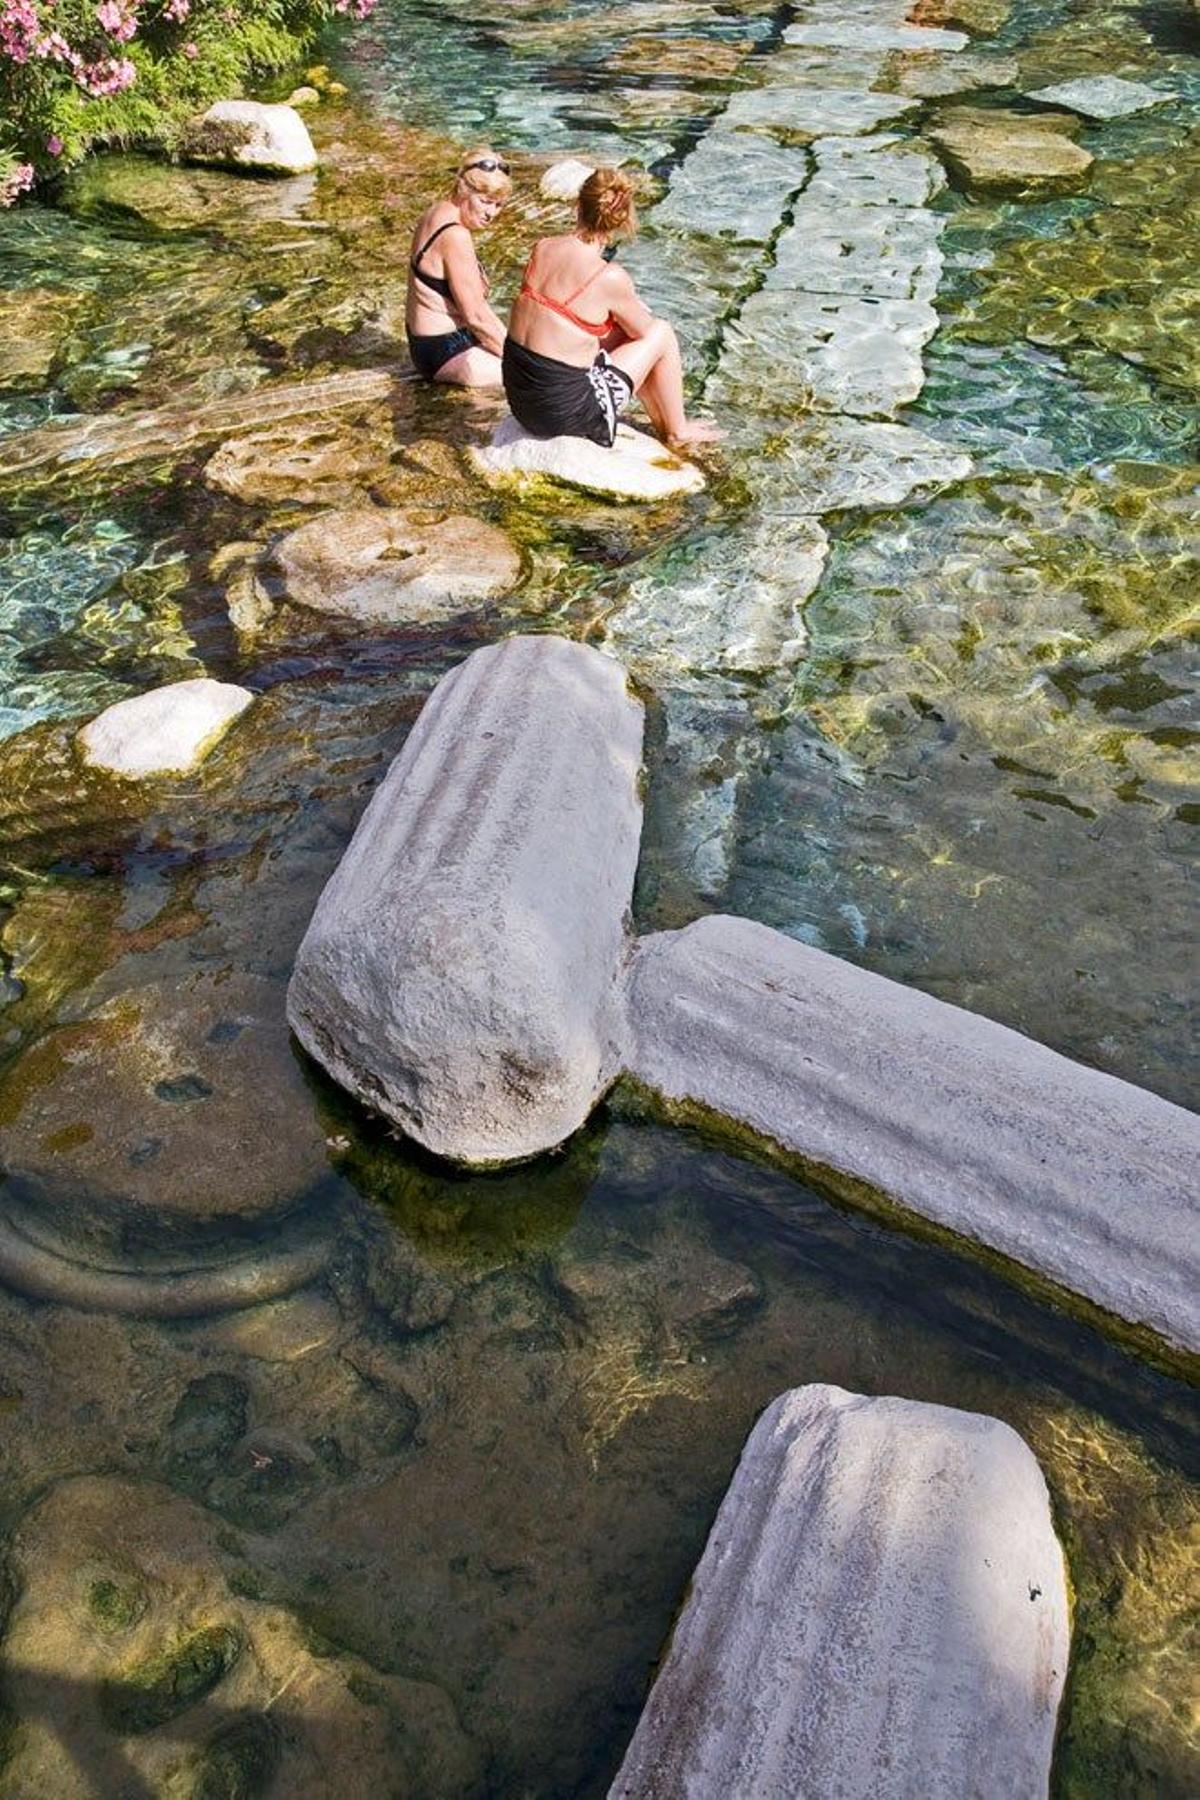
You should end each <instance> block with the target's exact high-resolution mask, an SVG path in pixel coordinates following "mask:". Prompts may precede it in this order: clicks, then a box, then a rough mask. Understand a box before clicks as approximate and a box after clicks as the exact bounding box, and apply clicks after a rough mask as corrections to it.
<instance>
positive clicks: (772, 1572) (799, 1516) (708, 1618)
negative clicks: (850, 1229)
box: [609, 1385, 1070, 1800]
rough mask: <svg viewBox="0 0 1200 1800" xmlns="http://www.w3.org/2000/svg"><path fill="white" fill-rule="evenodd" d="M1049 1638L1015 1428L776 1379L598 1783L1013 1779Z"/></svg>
mask: <svg viewBox="0 0 1200 1800" xmlns="http://www.w3.org/2000/svg"><path fill="white" fill-rule="evenodd" d="M1069 1650H1070V1625H1069V1619H1068V1610H1067V1591H1066V1580H1065V1574H1064V1568H1063V1556H1062V1551H1061V1549H1060V1548H1059V1544H1058V1541H1057V1539H1056V1538H1055V1535H1054V1527H1053V1523H1052V1521H1051V1517H1050V1502H1049V1496H1048V1494H1047V1491H1046V1483H1045V1480H1044V1479H1043V1476H1042V1473H1041V1470H1040V1469H1039V1468H1038V1465H1037V1463H1036V1461H1035V1460H1034V1458H1033V1456H1032V1454H1031V1452H1030V1451H1029V1449H1028V1447H1027V1446H1026V1445H1025V1444H1024V1443H1023V1442H1022V1440H1021V1439H1020V1438H1019V1437H1018V1436H1017V1434H1016V1432H1015V1431H1013V1430H1011V1428H1010V1427H1009V1426H1007V1425H1005V1424H1003V1423H1001V1421H1000V1420H999V1419H991V1418H987V1417H985V1416H983V1415H982V1414H979V1413H969V1412H959V1411H956V1410H952V1409H951V1408H949V1407H944V1406H929V1405H925V1404H923V1403H921V1402H919V1401H914V1400H901V1399H892V1398H890V1397H889V1398H879V1399H876V1398H868V1397H866V1396H864V1395H860V1394H850V1393H847V1392H846V1391H845V1390H844V1389H842V1388H838V1387H832V1386H825V1385H819V1386H812V1387H801V1388H794V1389H792V1390H791V1391H790V1392H789V1393H786V1394H782V1395H780V1397H779V1398H778V1399H777V1400H775V1401H773V1402H772V1403H771V1405H770V1406H769V1407H768V1408H767V1410H766V1411H765V1412H764V1414H763V1415H762V1417H761V1419H760V1420H759V1421H758V1424H757V1425H756V1426H755V1428H754V1430H753V1431H752V1432H751V1434H750V1437H749V1438H748V1439H747V1442H746V1446H745V1448H744V1450H743V1451H742V1456H741V1461H740V1462H739V1464H738V1467H737V1471H736V1473H735V1474H734V1478H733V1481H732V1483H731V1485H730V1487H729V1491H728V1492H727V1494H726V1495H725V1498H724V1500H723V1501H722V1502H721V1509H720V1511H719V1513H718V1514H717V1518H716V1522H715V1524H714V1525H713V1529H712V1532H711V1535H710V1537H709V1540H708V1543H707V1545H706V1546H705V1550H704V1554H703V1556H702V1557H701V1559H700V1563H699V1565H698V1566H697V1569H696V1572H695V1574H694V1575H693V1577H692V1582H691V1586H690V1589H689V1592H688V1597H687V1602H686V1604H685V1606H684V1609H683V1613H682V1615H681V1617H680V1619H679V1621H678V1623H677V1625H676V1627H675V1631H674V1634H673V1636H672V1639H671V1647H670V1650H669V1652H668V1654H667V1657H666V1660H665V1662H664V1663H663V1666H662V1668H661V1670H660V1672H659V1674H658V1678H657V1680H656V1681H655V1684H654V1688H653V1690H652V1692H651V1694H650V1698H649V1700H648V1702H647V1704H646V1709H645V1711H644V1712H643V1714H642V1717H641V1720H640V1721H639V1724H638V1727H637V1731H636V1732H635V1734H634V1738H633V1741H632V1743H631V1744H630V1746H629V1749H628V1751H627V1752H626V1756H625V1760H624V1762H623V1763H622V1765H621V1769H620V1771H619V1773H618V1775H617V1778H616V1780H615V1781H614V1783H613V1785H612V1787H611V1789H610V1790H609V1793H610V1800H651V1797H652V1796H660V1795H665V1794H671V1795H695V1796H697V1797H707V1796H715V1795H720V1796H722V1800H784V1797H785V1796H802V1797H804V1800H827V1797H828V1796H833V1795H842V1796H845V1797H846V1800H867V1796H869V1797H870V1800H910V1797H911V1796H912V1795H914V1794H918V1793H919V1794H921V1795H923V1796H928V1797H929V1800H962V1797H963V1796H964V1795H966V1794H970V1795H971V1796H972V1800H1012V1797H1013V1796H1015V1795H1022V1796H1029V1797H1030V1800H1032V1796H1034V1795H1036V1794H1045V1793H1046V1791H1047V1787H1048V1783H1049V1773H1050V1758H1051V1753H1052V1750H1053V1745H1054V1727H1055V1718H1056V1714H1057V1711H1058V1705H1059V1701H1060V1698H1061V1695H1062V1688H1063V1681H1064V1678H1065V1675H1066V1670H1067V1657H1068V1653H1069Z"/></svg>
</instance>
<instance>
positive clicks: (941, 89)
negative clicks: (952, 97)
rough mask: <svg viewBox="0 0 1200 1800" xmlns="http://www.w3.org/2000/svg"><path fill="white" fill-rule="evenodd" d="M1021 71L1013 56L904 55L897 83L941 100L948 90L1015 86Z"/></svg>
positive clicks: (958, 91) (924, 97)
mask: <svg viewBox="0 0 1200 1800" xmlns="http://www.w3.org/2000/svg"><path fill="white" fill-rule="evenodd" d="M1017 75H1018V69H1017V63H1016V59H1015V58H1014V57H1011V56H975V55H972V54H971V53H970V52H965V53H964V54H963V55H961V56H959V55H954V56H941V55H938V56H913V57H909V56H903V57H901V58H900V62H899V74H898V76H897V87H898V88H899V91H900V92H901V93H902V94H912V95H914V96H915V97H916V98H917V99H918V100H939V99H941V98H942V96H943V95H945V94H967V93H971V92H973V91H976V90H978V89H979V88H989V87H1012V86H1013V85H1014V84H1015V82H1016V80H1017Z"/></svg>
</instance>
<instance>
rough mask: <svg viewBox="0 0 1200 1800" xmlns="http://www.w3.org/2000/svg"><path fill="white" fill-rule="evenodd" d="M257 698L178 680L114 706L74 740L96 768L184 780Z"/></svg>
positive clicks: (227, 687)
mask: <svg viewBox="0 0 1200 1800" xmlns="http://www.w3.org/2000/svg"><path fill="white" fill-rule="evenodd" d="M253 698H254V695H253V694H252V693H251V692H250V690H249V688H244V687H238V686H236V685H235V684H234V683H233V682H229V681H210V680H209V679H208V677H207V676H202V677H200V678H199V679H197V680H195V681H175V682H172V683H170V685H169V686H167V687H161V688H151V689H150V691H149V692H148V693H145V694H135V695H134V696H133V698H132V699H130V700H118V701H117V703H116V705H115V706H109V707H106V708H105V710H104V711H103V712H102V713H99V714H97V716H96V717H95V718H94V719H91V720H89V722H88V723H87V724H86V725H85V726H84V727H83V729H82V730H81V731H80V732H79V734H78V737H77V739H76V741H77V743H78V745H79V749H80V753H81V755H82V756H83V760H84V761H85V762H87V763H91V764H92V766H93V767H94V768H97V769H107V770H108V771H109V773H110V774H113V775H122V776H124V777H125V778H126V779H127V780H130V781H138V780H142V779H144V778H145V777H146V776H151V775H186V774H187V773H188V772H189V770H191V769H195V768H197V767H199V765H200V764H201V763H202V762H203V761H204V758H205V757H206V756H207V755H208V753H209V751H210V750H211V749H212V748H213V747H214V745H215V744H216V743H217V741H218V739H219V738H221V737H223V736H224V734H225V732H226V731H227V730H228V729H229V727H230V726H231V725H232V724H233V721H234V720H235V719H236V718H237V716H238V714H239V713H242V712H245V710H246V708H247V707H248V706H249V704H250V702H251V701H252V700H253Z"/></svg>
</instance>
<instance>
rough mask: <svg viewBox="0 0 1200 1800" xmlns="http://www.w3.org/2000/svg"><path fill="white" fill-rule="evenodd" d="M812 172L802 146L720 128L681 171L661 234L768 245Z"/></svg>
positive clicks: (657, 214) (658, 211) (659, 223)
mask: <svg viewBox="0 0 1200 1800" xmlns="http://www.w3.org/2000/svg"><path fill="white" fill-rule="evenodd" d="M811 167H812V164H811V162H810V160H809V158H808V156H807V154H806V152H805V151H804V149H803V148H802V147H800V146H796V145H786V144H778V143H776V141H775V139H774V138H772V137H768V136H764V135H761V134H760V133H758V132H756V131H723V130H721V129H719V128H717V127H714V128H713V129H712V130H711V131H709V132H707V133H706V134H705V136H704V137H702V138H701V140H700V143H699V144H698V145H697V147H696V149H695V150H693V151H692V153H691V155H690V156H688V157H685V158H684V160H683V162H682V163H681V164H680V165H679V167H678V168H677V169H676V170H675V172H674V174H673V175H672V177H671V186H670V189H669V190H668V192H667V195H666V198H665V199H663V200H661V201H660V202H659V204H658V205H657V206H656V207H655V208H654V211H653V213H652V215H651V216H652V218H653V220H654V224H655V226H656V228H659V229H663V228H666V229H670V230H675V231H688V232H695V233H696V234H697V235H698V236H701V237H729V238H732V239H733V240H735V241H736V242H738V243H744V244H765V243H766V242H767V241H768V239H769V238H770V237H771V236H772V235H773V233H774V232H775V231H777V230H778V228H779V221H780V219H781V218H782V217H783V214H784V211H785V209H786V207H787V203H788V201H789V200H790V199H791V197H792V195H793V194H794V193H796V192H797V190H798V189H800V188H802V187H803V186H804V183H805V182H806V181H807V179H808V176H809V172H810V170H811Z"/></svg>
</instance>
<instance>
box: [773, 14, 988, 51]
mask: <svg viewBox="0 0 1200 1800" xmlns="http://www.w3.org/2000/svg"><path fill="white" fill-rule="evenodd" d="M783 41H784V43H785V44H802V45H804V46H806V47H807V48H809V49H813V50H841V49H846V50H851V51H862V50H882V51H888V50H918V51H919V50H964V49H965V48H966V46H967V45H968V44H969V43H970V41H971V40H970V38H969V37H968V36H967V34H966V32H965V31H938V30H934V29H932V28H931V27H929V26H926V25H870V24H866V23H864V22H863V21H862V20H860V19H857V18H855V19H842V20H836V19H834V20H829V21H827V22H824V23H817V24H814V23H812V22H810V21H808V20H805V21H804V23H802V24H799V25H789V26H788V28H787V30H786V31H785V32H784V34H783Z"/></svg>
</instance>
